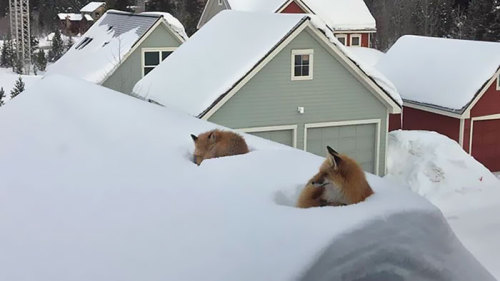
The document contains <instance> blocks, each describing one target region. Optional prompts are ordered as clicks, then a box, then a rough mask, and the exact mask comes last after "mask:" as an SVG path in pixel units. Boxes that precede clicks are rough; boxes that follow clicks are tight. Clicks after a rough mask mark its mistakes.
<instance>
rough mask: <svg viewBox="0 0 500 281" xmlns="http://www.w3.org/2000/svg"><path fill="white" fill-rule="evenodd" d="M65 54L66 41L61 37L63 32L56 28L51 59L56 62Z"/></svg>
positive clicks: (50, 54)
mask: <svg viewBox="0 0 500 281" xmlns="http://www.w3.org/2000/svg"><path fill="white" fill-rule="evenodd" d="M63 54H64V43H63V41H62V39H61V32H60V31H59V29H56V31H55V32H54V36H53V37H52V49H51V50H50V52H49V61H51V62H54V61H56V60H58V59H59V58H60V57H62V55H63Z"/></svg>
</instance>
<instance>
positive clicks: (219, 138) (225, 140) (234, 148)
mask: <svg viewBox="0 0 500 281" xmlns="http://www.w3.org/2000/svg"><path fill="white" fill-rule="evenodd" d="M191 138H192V139H193V141H194V146H195V149H194V154H193V160H194V163H196V165H198V166H199V165H200V164H201V162H203V160H205V159H210V158H217V157H223V156H230V155H238V154H245V153H248V152H249V150H248V146H247V143H246V142H245V139H244V138H243V137H242V136H240V135H238V134H236V133H233V132H229V131H221V130H217V129H216V130H211V131H208V132H205V133H202V134H200V135H198V136H196V135H193V134H191Z"/></svg>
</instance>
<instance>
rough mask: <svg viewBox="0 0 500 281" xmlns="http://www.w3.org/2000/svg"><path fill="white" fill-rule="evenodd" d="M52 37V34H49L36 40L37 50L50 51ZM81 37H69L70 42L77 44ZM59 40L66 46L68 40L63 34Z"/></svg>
mask: <svg viewBox="0 0 500 281" xmlns="http://www.w3.org/2000/svg"><path fill="white" fill-rule="evenodd" d="M53 37H54V32H52V33H49V34H48V35H47V36H44V37H41V38H38V48H39V49H50V48H52V38H53ZM80 38H81V35H75V36H71V40H73V42H78V41H80ZM61 39H62V40H63V42H64V45H67V44H68V41H69V40H70V37H69V36H66V35H64V34H61Z"/></svg>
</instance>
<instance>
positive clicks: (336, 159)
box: [297, 146, 373, 208]
mask: <svg viewBox="0 0 500 281" xmlns="http://www.w3.org/2000/svg"><path fill="white" fill-rule="evenodd" d="M326 148H327V149H328V154H327V157H326V160H325V162H323V164H322V165H321V167H320V168H319V172H318V173H317V174H316V175H314V177H312V179H310V180H309V182H308V183H307V185H306V186H305V187H304V189H303V190H302V192H301V194H300V196H299V199H298V202H297V207H299V208H310V207H320V206H340V205H349V204H355V203H359V202H361V201H363V200H365V199H366V198H367V197H368V196H370V195H372V194H373V190H372V189H371V187H370V185H369V184H368V182H367V181H366V177H365V173H364V172H363V170H362V169H361V167H360V166H359V165H358V163H356V162H355V161H354V160H352V159H351V158H349V157H347V156H345V155H341V154H339V153H337V152H336V151H335V150H333V149H332V148H331V147H329V146H327V147H326Z"/></svg>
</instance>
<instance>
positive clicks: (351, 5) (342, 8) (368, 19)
mask: <svg viewBox="0 0 500 281" xmlns="http://www.w3.org/2000/svg"><path fill="white" fill-rule="evenodd" d="M302 1H303V2H304V3H305V4H306V5H307V6H308V7H309V8H310V9H311V10H312V11H313V12H314V14H316V15H317V16H319V17H320V18H321V19H322V20H323V21H324V22H325V23H326V24H327V25H328V26H329V27H331V28H333V29H334V30H335V31H348V30H373V31H375V30H376V24H375V18H373V16H372V14H371V13H370V11H369V10H368V7H367V6H366V4H365V2H364V1H363V0H302Z"/></svg>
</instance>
